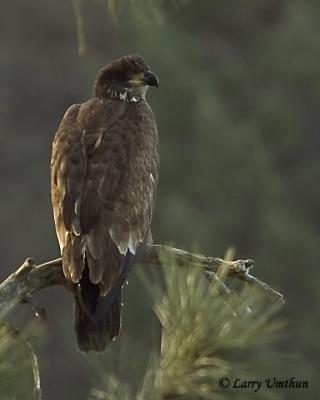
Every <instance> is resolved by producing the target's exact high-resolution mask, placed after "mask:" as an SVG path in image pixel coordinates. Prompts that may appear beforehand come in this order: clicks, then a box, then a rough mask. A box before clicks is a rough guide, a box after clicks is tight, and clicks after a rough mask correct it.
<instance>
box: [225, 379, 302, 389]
mask: <svg viewBox="0 0 320 400" xmlns="http://www.w3.org/2000/svg"><path fill="white" fill-rule="evenodd" d="M308 385H309V382H308V381H306V380H298V379H296V378H295V377H293V376H292V377H291V378H288V379H278V378H276V377H270V378H266V379H264V380H257V379H256V380H244V379H240V378H234V379H230V378H228V377H224V378H220V379H219V386H220V387H221V388H223V389H226V388H230V389H231V388H232V389H249V390H252V391H254V392H258V391H259V390H260V389H261V387H265V388H268V389H307V388H308Z"/></svg>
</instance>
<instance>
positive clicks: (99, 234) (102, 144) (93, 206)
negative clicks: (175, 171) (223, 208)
mask: <svg viewBox="0 0 320 400" xmlns="http://www.w3.org/2000/svg"><path fill="white" fill-rule="evenodd" d="M149 86H158V78H157V77H156V76H155V75H154V74H153V73H152V72H151V71H150V70H149V67H148V66H147V64H146V63H145V62H144V61H143V59H142V58H141V57H139V56H127V57H123V58H121V59H119V60H116V61H114V62H112V63H110V64H109V65H107V66H106V67H105V68H103V69H102V70H101V71H100V73H99V75H98V78H97V80H96V82H95V84H94V93H93V97H92V98H91V99H89V100H88V101H87V102H86V103H83V104H75V105H73V106H71V107H70V108H69V109H68V110H67V112H66V114H65V115H64V117H63V119H62V121H61V124H60V126H59V128H58V131H57V133H56V135H55V138H54V142H53V148H52V157H51V197H52V205H53V211H54V220H55V227H56V232H57V236H58V241H59V244H60V249H61V254H62V266H63V273H64V276H65V278H66V281H67V282H68V285H69V286H70V287H71V288H72V289H73V291H74V293H75V304H74V322H75V330H76V335H77V340H78V345H79V348H80V349H81V350H82V351H90V350H95V351H103V350H104V349H105V347H106V345H107V344H108V343H109V342H110V341H111V340H112V339H113V338H114V337H115V336H117V335H118V334H119V329H120V311H121V287H122V285H123V282H124V280H125V278H126V276H127V274H128V272H129V270H130V268H131V267H132V265H133V264H134V262H135V259H136V257H137V255H138V253H140V252H141V251H142V250H143V245H144V244H145V243H146V240H147V237H148V235H149V233H150V232H149V230H150V223H151V217H152V209H153V203H154V196H155V189H156V186H157V180H158V164H159V159H158V135H157V129H156V124H155V119H154V116H153V113H152V110H151V108H150V107H149V105H148V104H147V102H146V100H145V93H146V90H147V88H148V87H149Z"/></svg>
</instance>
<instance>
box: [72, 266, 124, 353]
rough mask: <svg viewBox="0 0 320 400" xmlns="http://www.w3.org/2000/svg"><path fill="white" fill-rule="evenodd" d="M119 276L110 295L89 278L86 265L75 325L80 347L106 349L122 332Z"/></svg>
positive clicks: (80, 287)
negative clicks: (105, 293)
mask: <svg viewBox="0 0 320 400" xmlns="http://www.w3.org/2000/svg"><path fill="white" fill-rule="evenodd" d="M123 281H124V277H123V278H121V279H119V281H118V285H116V286H114V287H113V288H112V289H111V291H110V292H109V293H108V294H107V295H106V296H101V295H100V289H99V286H98V285H94V284H92V283H91V282H90V280H89V278H88V272H87V268H85V271H84V275H83V278H82V279H81V281H80V285H79V291H78V293H76V296H75V301H74V327H75V331H76V337H77V341H78V346H79V349H80V350H81V351H83V352H89V351H91V350H93V351H97V352H102V351H104V350H105V348H106V346H107V345H108V344H109V343H110V342H111V341H112V339H113V338H114V337H116V336H118V335H119V332H120V325H121V286H122V283H123Z"/></svg>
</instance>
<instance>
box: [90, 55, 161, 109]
mask: <svg viewBox="0 0 320 400" xmlns="http://www.w3.org/2000/svg"><path fill="white" fill-rule="evenodd" d="M158 85H159V79H158V77H157V76H156V75H155V74H154V73H153V72H152V71H151V70H150V68H149V66H148V65H147V63H146V62H145V61H144V60H143V59H142V58H141V57H140V56H138V55H131V56H126V57H122V58H119V59H118V60H115V61H112V62H111V63H110V64H108V65H107V66H105V67H104V68H103V69H102V70H101V71H100V73H99V75H98V78H97V79H96V81H95V84H94V96H97V97H107V98H110V99H113V100H120V101H125V102H127V103H134V102H137V101H139V100H143V99H144V98H145V95H146V92H147V90H148V87H149V86H156V87H158Z"/></svg>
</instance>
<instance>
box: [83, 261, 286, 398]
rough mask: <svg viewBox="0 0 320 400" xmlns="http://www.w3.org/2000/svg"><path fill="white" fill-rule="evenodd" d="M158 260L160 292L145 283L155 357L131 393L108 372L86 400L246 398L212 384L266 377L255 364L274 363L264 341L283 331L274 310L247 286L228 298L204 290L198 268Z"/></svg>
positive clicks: (262, 393) (264, 393)
mask: <svg viewBox="0 0 320 400" xmlns="http://www.w3.org/2000/svg"><path fill="white" fill-rule="evenodd" d="M164 263H165V264H166V267H164V268H163V270H164V282H165V291H164V292H163V291H162V290H161V289H160V286H161V285H160V284H154V283H150V282H149V284H148V289H149V292H150V293H151V297H152V300H153V302H154V312H155V314H156V316H157V319H158V320H159V321H160V323H161V327H162V339H161V352H160V353H159V354H158V353H156V352H155V351H153V352H152V355H151V357H150V362H149V364H148V366H147V368H146V375H145V377H144V379H143V382H142V385H141V387H140V389H139V390H138V392H137V393H136V394H133V393H132V391H131V392H130V382H126V384H125V385H124V384H123V383H122V382H121V381H120V380H117V379H116V377H115V376H114V375H109V374H108V373H107V378H106V379H104V390H96V389H95V390H93V391H92V392H91V397H90V399H91V400H93V399H94V400H100V399H101V400H106V399H108V400H113V399H121V400H122V399H125V400H127V399H137V400H148V399H154V400H162V399H178V398H179V399H180V398H181V399H204V400H210V399H220V398H231V397H230V396H232V398H239V399H249V398H251V397H250V396H251V393H250V392H249V393H248V391H246V392H245V393H239V391H238V392H237V391H235V390H232V389H229V390H228V389H223V388H220V387H219V379H221V378H223V377H228V378H229V379H230V380H231V381H233V380H234V379H235V378H240V379H245V377H249V378H248V379H255V378H257V377H258V376H259V374H260V375H261V376H262V375H265V374H266V370H265V369H264V367H262V364H261V366H260V368H259V367H258V365H259V360H261V358H263V359H264V365H267V364H268V360H269V362H270V361H271V360H274V358H273V357H275V354H274V352H273V347H272V345H271V343H270V342H272V341H273V340H274V339H275V337H276V336H277V335H276V333H279V331H280V330H281V328H282V326H283V324H282V323H281V322H280V321H279V320H278V319H277V318H275V313H276V312H277V311H278V309H279V307H280V305H279V304H276V303H274V302H273V301H271V300H269V299H267V298H266V297H265V296H264V295H262V294H261V293H257V292H256V291H255V290H252V289H251V288H250V290H247V289H243V290H242V291H241V293H239V295H234V296H236V297H232V298H231V299H230V301H227V300H226V299H225V298H223V297H222V296H221V295H219V294H218V292H217V290H214V289H215V288H214V287H210V285H209V284H208V282H207V281H206V280H205V278H204V276H203V272H202V271H201V270H199V269H194V268H189V269H188V268H186V269H184V268H181V267H180V268H179V267H176V266H174V265H170V263H169V264H168V261H167V260H164ZM258 353H259V354H258ZM128 357H130V355H129V354H128ZM276 359H277V362H278V364H279V363H281V356H280V355H277V358H276ZM110 372H112V371H110ZM272 372H273V373H274V369H273V370H272ZM269 373H271V369H270V371H269ZM129 375H130V374H129ZM254 395H255V398H261V399H269V398H276V395H277V393H275V392H273V391H270V390H269V391H268V392H267V391H264V390H263V389H261V391H259V393H254ZM277 398H280V397H277Z"/></svg>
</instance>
